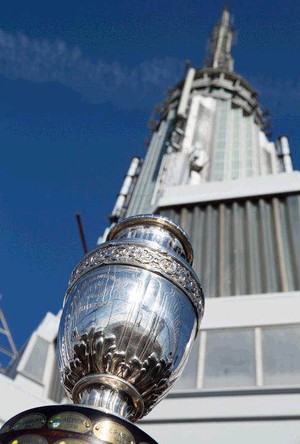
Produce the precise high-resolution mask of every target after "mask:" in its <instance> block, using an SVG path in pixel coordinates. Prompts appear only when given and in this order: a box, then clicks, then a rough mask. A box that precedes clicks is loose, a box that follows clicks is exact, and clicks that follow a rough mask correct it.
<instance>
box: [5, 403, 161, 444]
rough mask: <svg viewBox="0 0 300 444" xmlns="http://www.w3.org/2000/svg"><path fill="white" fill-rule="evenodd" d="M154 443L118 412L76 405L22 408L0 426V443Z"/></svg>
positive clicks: (154, 442)
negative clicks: (22, 409)
mask: <svg viewBox="0 0 300 444" xmlns="http://www.w3.org/2000/svg"><path fill="white" fill-rule="evenodd" d="M85 443H89V444H100V443H101V444H158V443H157V442H156V441H154V440H153V439H152V438H150V436H149V435H147V433H145V432H143V431H142V430H140V429H139V428H138V427H137V426H136V425H134V424H132V423H130V422H129V421H126V420H125V419H122V418H120V417H118V416H115V415H112V414H110V413H106V412H103V411H100V410H97V409H94V408H90V407H83V406H79V405H53V406H44V407H37V408H34V409H30V410H26V411H25V412H22V413H19V414H18V415H16V416H14V417H13V418H11V419H10V420H9V421H7V422H6V423H5V424H4V425H3V427H2V428H1V429H0V444H85Z"/></svg>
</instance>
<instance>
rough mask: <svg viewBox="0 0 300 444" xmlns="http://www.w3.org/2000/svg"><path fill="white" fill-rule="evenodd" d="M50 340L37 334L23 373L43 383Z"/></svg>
mask: <svg viewBox="0 0 300 444" xmlns="http://www.w3.org/2000/svg"><path fill="white" fill-rule="evenodd" d="M48 346H49V342H48V341H46V340H45V339H43V338H40V337H39V336H37V337H36V338H35V343H34V345H33V347H32V349H31V352H30V355H29V356H28V358H27V362H26V364H25V366H24V369H23V371H22V373H24V374H25V375H26V376H28V377H29V378H32V379H33V380H34V381H36V382H38V383H40V384H42V383H43V376H44V371H45V364H46V359H47V353H48Z"/></svg>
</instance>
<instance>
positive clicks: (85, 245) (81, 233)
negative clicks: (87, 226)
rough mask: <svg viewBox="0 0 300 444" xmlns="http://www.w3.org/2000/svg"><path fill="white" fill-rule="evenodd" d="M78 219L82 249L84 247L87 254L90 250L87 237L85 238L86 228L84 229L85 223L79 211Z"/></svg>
mask: <svg viewBox="0 0 300 444" xmlns="http://www.w3.org/2000/svg"><path fill="white" fill-rule="evenodd" d="M76 220H77V225H78V230H79V234H80V239H81V244H82V249H83V252H84V254H87V252H88V251H89V250H88V247H87V243H86V239H85V234H84V229H83V224H82V220H81V216H80V214H79V213H76Z"/></svg>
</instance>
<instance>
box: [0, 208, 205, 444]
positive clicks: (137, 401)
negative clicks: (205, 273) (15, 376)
mask: <svg viewBox="0 0 300 444" xmlns="http://www.w3.org/2000/svg"><path fill="white" fill-rule="evenodd" d="M192 261H193V252H192V247H191V244H190V242H189V240H188V237H187V235H186V234H185V232H184V231H183V230H182V229H181V228H180V227H179V226H178V225H176V224H174V223H173V222H171V221H170V220H168V219H166V218H164V217H160V216H154V215H140V216H134V217H130V218H128V219H124V220H123V221H121V222H119V223H118V224H116V225H115V226H113V227H112V228H111V230H110V232H109V234H108V237H107V241H106V242H105V243H103V244H101V245H100V246H98V247H97V248H96V249H95V250H93V251H91V252H90V253H88V254H87V255H86V256H85V257H84V258H83V259H82V261H81V262H80V263H79V264H78V266H77V267H76V268H75V269H74V271H73V272H72V274H71V278H70V282H69V286H68V289H67V292H66V296H65V300H64V308H63V314H62V318H61V323H60V328H59V334H58V355H59V366H60V371H61V377H62V383H63V385H64V387H65V389H66V391H67V393H68V395H69V397H70V399H71V400H72V401H73V403H74V404H75V405H73V406H69V405H68V406H56V407H55V406H53V407H43V408H37V409H33V410H30V411H28V412H25V413H26V415H27V416H26V415H25V413H22V414H20V415H17V416H16V417H15V418H13V419H12V420H10V421H8V422H7V423H6V424H5V425H4V429H2V430H1V432H0V442H3V443H6V442H7V443H8V442H12V441H11V440H12V436H13V437H14V436H17V435H16V433H12V432H16V430H18V431H19V430H20V425H19V428H17V429H16V424H21V428H22V430H23V431H24V436H27V435H29V434H31V438H30V439H31V441H26V440H25V441H24V440H23V441H20V439H19V440H18V443H22V442H24V444H25V443H27V442H32V443H34V442H36V443H41V444H43V443H44V442H48V443H52V442H53V443H56V442H57V443H60V442H66V443H67V442H70V443H71V442H74V443H75V442H78V443H84V442H89V443H92V442H95V443H97V442H98V443H99V442H102V443H104V442H105V443H110V444H114V443H115V442H116V443H121V444H139V443H142V442H143V443H149V444H150V443H152V444H154V443H155V441H154V440H153V439H152V438H150V437H149V436H148V435H147V434H145V433H144V432H142V431H141V430H140V429H138V427H136V426H135V425H134V424H132V423H133V422H135V421H137V420H138V419H140V418H142V417H143V416H145V415H146V414H147V413H149V412H150V411H151V410H152V408H153V407H154V406H155V405H156V404H157V403H158V402H159V401H160V400H161V399H162V398H163V397H164V396H165V395H166V394H167V393H168V391H169V390H170V389H171V387H172V386H173V384H174V383H175V382H176V380H177V379H178V377H179V376H180V374H181V372H182V370H183V368H184V365H185V363H186V360H187V358H188V355H189V352H190V349H191V346H192V344H193V342H194V339H195V337H196V335H197V332H198V329H199V325H200V321H201V319H202V316H203V311H204V296H203V291H202V288H201V286H200V283H199V280H198V277H197V276H196V274H195V273H194V271H193V269H192ZM51 409H52V410H51ZM50 411H51V412H50ZM49 412H50V413H51V414H50V413H49ZM24 415H25V417H24ZM26 418H27V422H26ZM22 424H23V425H22ZM24 424H27V426H26V427H25V426H24ZM28 424H31V426H28ZM36 424H38V426H39V427H37V426H36ZM33 425H34V426H33ZM32 429H33V430H35V432H36V433H35V434H36V436H39V437H40V439H41V440H40V441H32V439H33V438H32ZM43 430H47V433H43ZM50 431H51V433H52V434H51V433H49V432H50ZM58 432H61V435H59V436H58V435H55V433H56V434H57V433H58ZM63 433H65V434H63ZM6 434H8V435H7V436H8V437H9V440H7V441H5V435H6ZM116 436H118V437H119V438H118V439H117V438H116ZM57 437H58V440H57V441H55V439H56V438H57ZM61 437H63V439H64V441H59V439H62V438H61ZM74 437H75V438H76V439H77V440H76V439H75V438H74ZM44 438H45V439H47V440H48V441H43V440H42V439H44ZM68 439H69V441H68ZM72 439H73V441H72ZM74 439H75V440H74Z"/></svg>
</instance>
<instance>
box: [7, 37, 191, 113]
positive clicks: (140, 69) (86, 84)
mask: <svg viewBox="0 0 300 444" xmlns="http://www.w3.org/2000/svg"><path fill="white" fill-rule="evenodd" d="M182 72H183V70H182V63H181V62H180V61H178V60H177V59H174V58H171V57H169V58H168V57H167V58H163V59H153V60H150V61H147V62H144V63H141V64H140V65H139V66H137V67H135V68H133V69H130V68H128V67H126V66H124V65H121V64H120V63H118V62H115V63H107V62H106V61H104V60H98V61H93V60H91V59H90V58H89V57H86V56H84V55H83V54H82V52H81V51H80V49H79V48H77V47H75V48H69V47H68V46H67V45H66V43H65V42H63V41H55V42H52V41H49V40H38V39H31V38H29V37H27V36H26V35H24V34H21V33H17V34H11V33H7V32H5V31H3V30H1V29H0V73H1V74H3V75H5V76H6V77H8V78H15V79H24V80H28V81H32V82H59V83H61V84H63V85H65V86H67V87H69V88H72V89H73V90H75V91H77V92H78V93H80V94H81V95H82V96H83V97H85V98H86V99H87V100H88V101H90V102H93V103H101V102H106V101H108V102H113V103H116V104H120V105H121V106H130V105H131V106H133V107H136V106H137V107H138V106H140V105H142V104H143V101H144V100H147V99H151V98H152V100H153V95H154V94H155V92H159V94H160V95H162V93H163V91H164V89H166V88H167V87H168V86H170V85H172V84H173V83H174V82H176V81H177V80H179V78H180V76H181V75H182Z"/></svg>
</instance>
